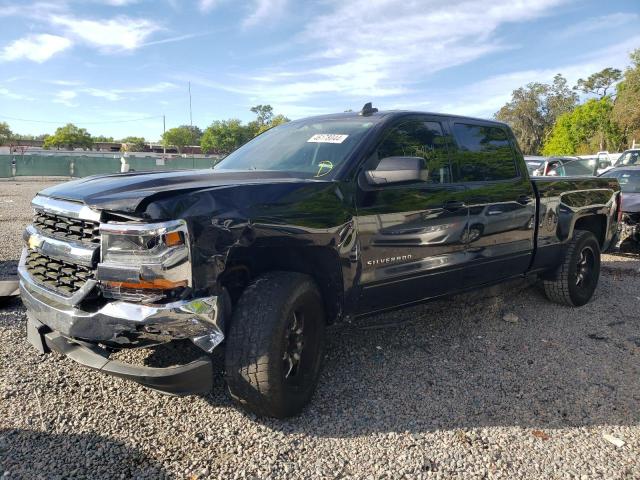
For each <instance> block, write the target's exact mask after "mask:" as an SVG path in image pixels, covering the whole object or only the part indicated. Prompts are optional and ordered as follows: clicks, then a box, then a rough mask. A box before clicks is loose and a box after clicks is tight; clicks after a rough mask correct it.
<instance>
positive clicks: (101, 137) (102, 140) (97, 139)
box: [92, 135, 113, 143]
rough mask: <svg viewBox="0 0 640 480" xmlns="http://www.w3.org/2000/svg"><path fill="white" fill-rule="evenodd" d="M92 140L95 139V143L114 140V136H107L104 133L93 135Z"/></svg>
mask: <svg viewBox="0 0 640 480" xmlns="http://www.w3.org/2000/svg"><path fill="white" fill-rule="evenodd" d="M92 140H93V143H98V142H113V137H105V136H104V135H98V136H97V137H93V138H92Z"/></svg>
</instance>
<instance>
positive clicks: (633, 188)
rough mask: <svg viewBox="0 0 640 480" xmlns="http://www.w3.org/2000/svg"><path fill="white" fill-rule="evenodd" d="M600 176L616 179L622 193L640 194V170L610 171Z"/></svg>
mask: <svg viewBox="0 0 640 480" xmlns="http://www.w3.org/2000/svg"><path fill="white" fill-rule="evenodd" d="M602 176H603V177H613V178H617V179H618V182H619V183H620V188H621V189H622V191H623V192H624V193H640V170H610V171H608V172H607V173H605V174H604V175H602ZM623 202H624V200H623Z"/></svg>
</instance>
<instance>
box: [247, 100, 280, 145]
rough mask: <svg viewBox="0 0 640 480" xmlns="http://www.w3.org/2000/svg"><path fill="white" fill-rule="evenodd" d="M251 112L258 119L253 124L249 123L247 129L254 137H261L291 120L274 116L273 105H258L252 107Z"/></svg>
mask: <svg viewBox="0 0 640 480" xmlns="http://www.w3.org/2000/svg"><path fill="white" fill-rule="evenodd" d="M251 111H252V112H253V113H255V114H256V115H257V118H256V119H255V120H253V121H252V122H249V124H248V125H247V129H248V130H249V132H250V134H251V136H252V137H255V136H256V135H260V134H261V133H262V132H264V131H266V130H269V129H270V128H273V127H276V126H278V125H281V124H283V123H286V122H289V121H290V120H289V119H288V118H287V117H285V116H284V115H281V114H278V115H275V116H274V114H273V107H272V106H271V105H256V106H255V107H251Z"/></svg>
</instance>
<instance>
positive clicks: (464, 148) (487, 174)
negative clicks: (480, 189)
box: [453, 123, 518, 182]
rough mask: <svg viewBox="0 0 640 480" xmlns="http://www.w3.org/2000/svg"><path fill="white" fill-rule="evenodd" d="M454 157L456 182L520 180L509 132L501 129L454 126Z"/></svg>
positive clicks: (468, 125) (464, 125)
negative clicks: (455, 144)
mask: <svg viewBox="0 0 640 480" xmlns="http://www.w3.org/2000/svg"><path fill="white" fill-rule="evenodd" d="M453 134H454V136H455V139H456V143H457V145H458V148H456V149H455V152H454V154H453V164H454V166H455V168H456V173H455V181H457V182H486V181H492V180H508V179H510V178H515V177H517V176H518V171H517V169H516V162H515V155H514V153H513V149H512V148H511V145H510V143H509V137H508V136H507V132H506V131H505V130H503V129H502V128H500V127H489V126H484V125H471V124H466V123H455V124H454V126H453Z"/></svg>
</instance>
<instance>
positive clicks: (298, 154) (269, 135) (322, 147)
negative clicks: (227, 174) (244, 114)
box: [214, 117, 377, 178]
mask: <svg viewBox="0 0 640 480" xmlns="http://www.w3.org/2000/svg"><path fill="white" fill-rule="evenodd" d="M376 122H377V119H372V118H366V117H364V118H349V119H344V118H342V119H335V120H334V119H321V120H317V119H313V118H310V119H307V120H300V121H296V122H291V123H286V124H283V125H280V126H278V127H275V128H273V129H271V130H267V131H266V132H264V133H263V134H262V135H259V136H258V137H256V138H254V139H253V140H251V141H250V142H249V143H247V144H245V145H243V146H242V147H240V148H239V149H238V150H236V151H235V152H233V153H231V154H230V155H229V156H227V157H226V158H225V159H224V160H222V161H221V162H220V163H218V164H217V165H216V166H215V167H214V168H215V169H216V170H271V171H286V172H294V173H297V174H300V175H301V176H304V177H309V178H311V177H316V178H320V177H331V176H332V175H333V174H334V173H335V172H336V170H337V167H338V166H339V165H341V164H342V163H343V162H344V161H345V160H346V159H347V158H348V157H349V155H350V154H351V153H352V152H353V150H354V149H355V147H356V145H358V143H359V142H360V140H361V139H362V138H363V137H364V135H365V134H366V132H367V131H369V130H370V129H371V127H373V125H375V123H376Z"/></svg>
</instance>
